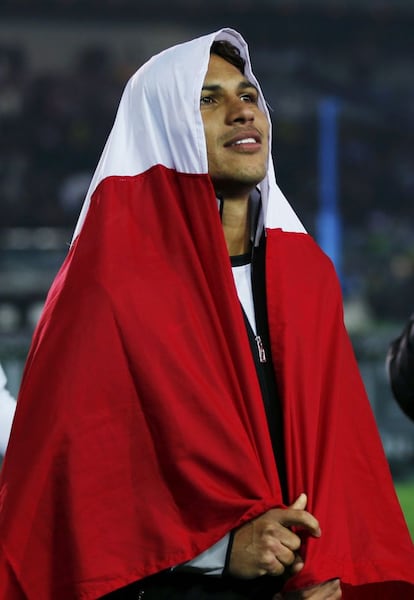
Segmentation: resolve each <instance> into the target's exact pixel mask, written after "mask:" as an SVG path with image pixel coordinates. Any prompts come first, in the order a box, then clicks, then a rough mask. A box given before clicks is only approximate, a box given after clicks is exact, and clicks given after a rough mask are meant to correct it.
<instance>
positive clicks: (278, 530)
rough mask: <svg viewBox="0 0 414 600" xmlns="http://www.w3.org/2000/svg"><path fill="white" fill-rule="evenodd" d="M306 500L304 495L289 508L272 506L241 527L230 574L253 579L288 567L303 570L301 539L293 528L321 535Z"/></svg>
mask: <svg viewBox="0 0 414 600" xmlns="http://www.w3.org/2000/svg"><path fill="white" fill-rule="evenodd" d="M306 503H307V497H306V494H300V496H299V497H298V498H297V499H296V500H295V502H294V503H293V504H292V505H291V506H289V507H288V508H272V509H271V510H268V511H267V512H265V513H264V514H262V515H260V516H259V517H257V518H256V519H252V520H251V521H249V522H247V523H245V524H244V525H242V526H241V527H239V529H237V531H236V533H235V534H234V539H233V547H232V550H231V554H230V562H229V572H230V574H231V575H233V576H234V577H240V578H242V579H252V578H254V577H260V576H261V575H281V574H282V573H284V572H285V570H286V568H288V567H290V572H291V573H292V574H293V573H297V572H298V571H300V569H302V567H303V560H302V559H301V557H300V556H299V555H298V554H297V551H298V550H299V547H300V544H301V540H300V537H299V536H298V535H296V534H295V533H293V531H291V530H290V527H292V526H296V527H300V528H302V529H305V530H306V531H308V532H309V533H310V534H311V535H313V536H314V537H319V536H320V535H321V530H320V528H319V523H318V521H317V520H316V519H315V517H314V516H313V515H311V514H310V513H308V512H307V511H305V507H306Z"/></svg>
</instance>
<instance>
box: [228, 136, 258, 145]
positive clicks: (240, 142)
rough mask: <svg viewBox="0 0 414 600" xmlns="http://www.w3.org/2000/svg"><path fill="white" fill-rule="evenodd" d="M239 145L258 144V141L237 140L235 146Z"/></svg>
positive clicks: (252, 139) (250, 139) (249, 139)
mask: <svg viewBox="0 0 414 600" xmlns="http://www.w3.org/2000/svg"><path fill="white" fill-rule="evenodd" d="M237 144H257V141H256V140H255V139H254V138H251V137H249V138H244V139H243V140H237V142H234V144H233V145H237Z"/></svg>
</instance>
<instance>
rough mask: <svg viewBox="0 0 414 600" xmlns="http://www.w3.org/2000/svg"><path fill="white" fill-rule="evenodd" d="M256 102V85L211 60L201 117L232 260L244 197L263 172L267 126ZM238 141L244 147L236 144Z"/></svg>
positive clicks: (239, 242) (242, 229) (244, 227)
mask: <svg viewBox="0 0 414 600" xmlns="http://www.w3.org/2000/svg"><path fill="white" fill-rule="evenodd" d="M257 100H258V93H257V90H256V88H255V86H254V85H253V84H252V83H250V82H249V81H248V80H247V79H246V78H245V77H244V76H243V75H242V74H241V73H240V71H238V69H236V67H234V66H233V65H231V64H230V63H228V62H227V61H225V60H224V59H223V58H221V57H219V56H215V55H212V56H211V59H210V63H209V68H208V71H207V74H206V78H205V80H204V84H203V89H202V92H201V101H200V106H201V116H202V119H203V123H204V132H205V137H206V144H207V158H208V168H209V174H210V177H211V180H212V182H213V185H214V188H215V190H216V193H217V195H220V196H221V197H222V198H223V200H224V205H223V215H222V222H223V229H224V236H225V239H226V243H227V247H228V249H229V253H230V254H231V255H236V254H242V253H243V252H246V251H247V248H248V242H249V240H248V231H249V227H248V203H249V195H250V192H251V190H252V189H253V188H254V187H255V185H256V184H257V183H259V182H260V181H261V180H262V179H263V178H264V177H265V175H266V172H267V163H268V158H269V157H268V153H269V150H268V146H269V123H268V120H267V117H266V115H265V114H264V113H263V112H262V111H261V110H260V108H259V107H258V104H257ZM243 139H244V140H246V143H237V142H241V141H242V140H243Z"/></svg>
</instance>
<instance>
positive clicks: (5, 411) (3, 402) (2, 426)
mask: <svg viewBox="0 0 414 600" xmlns="http://www.w3.org/2000/svg"><path fill="white" fill-rule="evenodd" d="M6 384H7V378H6V374H5V372H4V371H3V368H2V366H1V365H0V456H1V455H3V454H4V453H5V452H6V448H7V442H8V441H9V435H10V429H11V425H12V422H13V417H14V411H15V409H16V402H15V400H14V398H13V396H12V395H11V394H10V392H9V391H8V389H7V387H6Z"/></svg>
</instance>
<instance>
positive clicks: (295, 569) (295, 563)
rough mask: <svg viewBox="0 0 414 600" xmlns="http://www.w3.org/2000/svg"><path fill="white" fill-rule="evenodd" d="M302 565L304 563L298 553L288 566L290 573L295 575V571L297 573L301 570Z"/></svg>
mask: <svg viewBox="0 0 414 600" xmlns="http://www.w3.org/2000/svg"><path fill="white" fill-rule="evenodd" d="M304 566H305V563H304V562H303V558H302V557H301V556H300V555H299V554H297V555H296V556H295V560H294V561H293V564H292V566H291V568H290V570H291V573H292V575H296V573H299V571H301V570H302V569H303V567H304Z"/></svg>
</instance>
